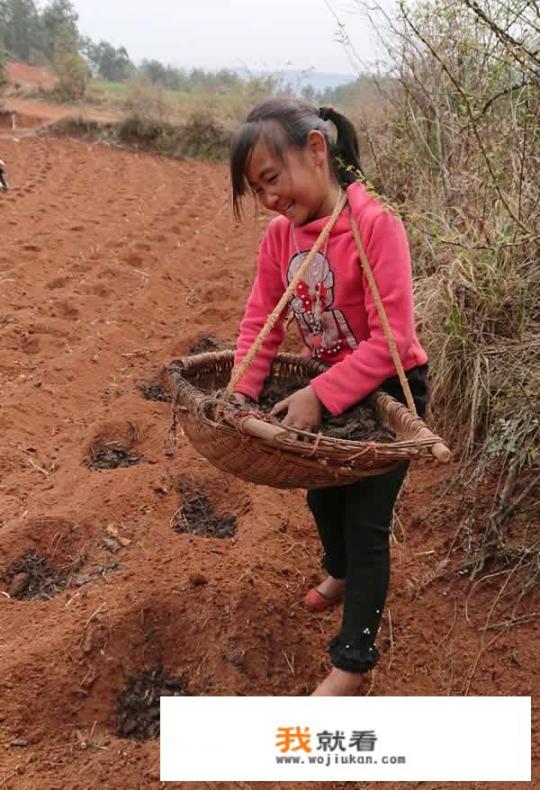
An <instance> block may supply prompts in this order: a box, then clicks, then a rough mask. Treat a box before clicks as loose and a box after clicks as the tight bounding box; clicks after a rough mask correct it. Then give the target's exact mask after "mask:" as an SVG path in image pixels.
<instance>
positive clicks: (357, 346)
mask: <svg viewBox="0 0 540 790" xmlns="http://www.w3.org/2000/svg"><path fill="white" fill-rule="evenodd" d="M329 123H332V124H333V125H334V127H335V130H336V133H337V137H336V141H335V142H334V141H333V138H332V135H331V133H330V126H329ZM359 171H360V162H359V152H358V140H357V136H356V132H355V129H354V127H353V126H352V124H351V123H350V121H349V120H348V119H347V118H346V117H345V116H343V115H342V114H340V113H338V112H336V111H335V110H334V109H333V108H331V107H324V108H321V109H320V110H317V109H315V108H313V107H311V106H309V105H307V104H305V103H303V102H300V101H298V100H295V99H281V98H279V99H272V100H270V101H268V102H265V103H264V104H262V105H260V106H258V107H256V108H255V109H254V110H252V111H251V112H250V114H249V115H248V117H247V119H246V121H245V123H244V124H243V125H242V126H241V128H240V129H239V130H238V132H237V134H236V136H235V139H234V142H233V146H232V152H231V178H232V191H233V205H234V210H235V213H236V216H237V217H239V216H241V208H242V198H243V197H244V196H245V195H246V194H249V193H251V194H254V195H255V196H256V198H257V199H258V201H259V202H260V204H261V205H262V206H263V207H264V208H266V209H268V210H270V211H273V212H276V213H277V214H278V216H277V217H276V218H274V219H273V220H272V221H271V222H270V224H269V226H268V228H267V230H266V233H265V235H264V238H263V240H262V243H261V247H260V252H259V259H258V265H257V275H256V279H255V282H254V284H253V288H252V290H251V294H250V296H249V299H248V302H247V305H246V308H245V313H244V318H243V320H242V323H241V325H240V333H239V338H238V342H237V348H236V355H235V366H238V365H239V364H240V362H241V360H242V359H243V357H244V356H245V355H246V353H247V352H248V350H249V349H250V347H251V346H252V344H253V342H254V341H255V339H256V338H257V336H258V334H259V332H260V330H261V328H262V327H263V325H264V323H265V321H266V318H267V316H268V315H269V314H270V313H271V312H272V310H273V309H274V308H275V306H276V304H277V303H278V301H279V299H280V297H281V296H282V295H283V293H284V291H285V290H286V288H287V286H288V284H289V282H291V280H292V279H293V277H294V274H295V272H296V271H297V270H298V268H299V266H300V265H301V263H302V261H303V260H304V259H305V257H306V256H307V254H308V252H309V250H310V249H311V247H312V246H313V244H314V242H315V241H316V239H317V238H318V236H319V234H320V232H321V230H322V229H323V227H324V226H325V225H326V223H327V221H328V218H329V215H331V214H332V212H333V210H334V208H335V207H336V204H337V202H338V200H340V199H341V197H342V196H343V192H344V191H346V196H347V204H346V205H345V207H344V208H343V210H342V212H341V214H340V216H339V218H338V220H337V222H336V224H335V225H334V227H333V229H332V231H331V233H330V235H329V237H328V239H327V243H326V246H325V247H324V248H323V250H321V251H320V252H319V253H318V254H317V255H316V256H315V259H314V261H313V263H312V265H311V267H310V269H309V270H308V272H307V273H306V274H305V276H304V279H303V280H302V282H300V284H299V285H298V287H297V289H296V291H295V293H294V296H293V298H292V299H291V302H290V308H291V310H292V313H293V315H294V317H295V319H296V321H297V324H298V327H299V330H300V332H301V335H302V338H303V341H304V343H305V345H306V347H307V348H308V349H309V353H310V354H311V356H312V357H313V358H316V359H317V360H319V361H322V362H324V363H327V364H328V366H329V367H328V369H327V370H325V371H324V372H323V373H321V374H320V375H318V376H316V377H315V378H314V379H312V381H311V383H310V384H309V385H308V386H306V387H303V388H302V389H300V390H298V391H297V392H295V393H293V395H291V396H289V397H288V398H285V399H284V400H283V401H281V402H280V403H278V404H277V405H276V406H275V407H274V409H273V414H276V415H278V414H283V415H284V416H283V420H282V422H283V424H284V425H288V426H290V427H296V428H299V429H303V430H313V431H316V430H318V428H319V426H320V424H321V419H322V413H323V408H326V409H327V410H328V411H329V412H330V413H331V414H334V415H336V414H340V413H341V412H343V411H345V410H346V409H348V408H349V407H351V406H352V405H354V404H356V403H357V402H359V401H361V400H363V399H364V398H366V397H367V396H368V395H370V393H372V392H373V391H374V390H375V389H377V388H380V389H383V390H384V391H386V392H389V393H390V394H391V395H394V397H396V398H398V399H399V400H401V401H402V402H405V396H404V393H403V391H402V389H401V385H400V383H399V379H398V377H397V376H396V371H395V368H394V365H393V362H392V358H391V355H390V351H389V348H388V344H387V341H386V338H385V335H384V331H383V328H382V325H381V323H380V320H379V316H378V313H377V309H376V307H375V303H374V301H373V297H372V294H371V292H370V289H369V286H368V283H367V280H366V278H365V276H364V275H363V272H362V269H361V265H360V260H359V256H358V252H357V247H356V244H355V241H354V237H353V234H352V231H351V223H350V214H349V212H352V214H353V215H354V217H355V219H356V222H357V224H358V227H359V230H360V235H361V237H362V240H363V242H364V246H365V249H366V252H367V256H368V259H369V262H370V265H371V269H372V271H373V274H374V276H375V279H376V282H377V285H378V288H379V291H380V295H381V298H382V301H383V304H384V307H385V309H386V313H387V316H388V319H389V322H390V325H391V327H392V331H393V334H394V338H395V341H396V345H397V348H398V352H399V355H400V359H401V361H402V363H403V367H404V370H405V371H406V374H407V379H408V381H409V384H410V387H411V391H412V394H413V397H414V399H415V405H416V408H417V411H418V413H419V414H420V415H421V416H422V415H423V414H424V413H425V408H426V404H427V384H428V376H427V355H426V353H425V351H424V349H423V348H422V346H421V345H420V343H419V341H418V338H417V337H416V332H415V328H414V312H413V296H412V277H411V265H410V256H409V247H408V242H407V237H406V234H405V230H404V228H403V225H402V223H401V221H400V220H399V218H398V217H397V216H396V215H395V214H394V213H392V212H391V211H389V210H388V209H387V208H385V207H384V206H383V205H382V204H381V203H380V202H379V201H378V200H377V199H376V198H374V197H373V196H372V195H370V194H369V193H368V192H367V190H366V188H365V187H364V185H363V184H361V183H360V182H359V181H358V180H357V178H358V173H359ZM283 336H284V316H282V317H281V320H280V321H279V322H278V323H277V324H276V325H275V326H274V328H273V330H272V331H271V332H270V334H269V335H268V337H267V338H266V340H265V341H264V344H263V346H262V347H261V349H260V351H259V352H258V354H257V355H256V357H255V359H254V360H253V362H252V364H251V366H250V368H249V369H248V371H247V372H246V373H245V374H244V376H243V377H242V379H241V380H240V382H239V383H238V384H237V386H236V388H235V395H236V398H237V400H238V401H240V402H243V401H245V400H246V399H247V398H251V399H252V400H255V401H257V400H258V398H259V396H260V393H261V391H262V388H263V384H264V381H265V379H266V377H267V376H268V374H269V371H270V367H271V364H272V360H273V359H274V357H275V355H276V353H277V351H278V349H279V346H280V344H281V341H282V339H283ZM407 468H408V462H405V463H402V464H401V465H400V466H399V467H398V468H396V469H394V470H393V471H391V472H388V473H385V474H383V475H379V476H375V477H370V478H365V479H363V480H360V481H359V482H356V483H353V484H351V485H346V486H338V487H332V488H322V489H313V490H309V491H308V494H307V502H308V506H309V508H310V510H311V512H312V514H313V517H314V519H315V523H316V526H317V529H318V532H319V536H320V539H321V543H322V548H323V565H324V568H325V569H326V571H327V573H328V575H327V576H326V578H325V579H324V580H323V581H322V582H321V584H319V585H318V586H317V587H314V588H313V589H311V590H309V591H308V593H307V595H306V599H305V605H306V607H307V608H308V609H309V610H310V611H311V612H322V611H324V610H326V609H328V608H330V607H333V606H336V605H337V604H339V603H341V602H343V619H342V624H341V629H340V631H339V633H338V634H337V635H336V636H335V637H334V638H333V639H332V640H331V642H330V645H329V652H330V659H331V662H332V664H333V669H332V671H331V672H330V674H329V675H328V676H327V677H326V678H325V679H323V680H322V682H321V683H320V684H319V686H318V687H317V689H316V690H315V691H314V694H315V695H350V694H356V693H358V691H359V690H360V688H361V685H362V675H363V673H365V672H367V671H368V670H370V669H371V668H372V667H374V666H375V664H376V663H377V661H378V659H379V652H378V650H377V648H376V646H375V638H376V636H377V632H378V630H379V625H380V620H381V616H382V612H383V609H384V604H385V600H386V595H387V591H388V584H389V576H390V572H389V571H390V561H389V535H390V528H391V522H392V513H393V508H394V504H395V501H396V498H397V496H398V493H399V490H400V488H401V485H402V483H403V480H404V478H405V475H406V473H407Z"/></svg>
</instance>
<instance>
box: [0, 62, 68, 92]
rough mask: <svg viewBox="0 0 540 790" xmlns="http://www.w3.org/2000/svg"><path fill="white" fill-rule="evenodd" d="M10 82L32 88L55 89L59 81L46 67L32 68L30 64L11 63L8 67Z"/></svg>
mask: <svg viewBox="0 0 540 790" xmlns="http://www.w3.org/2000/svg"><path fill="white" fill-rule="evenodd" d="M6 72H7V78H8V81H9V82H10V83H12V84H14V85H23V86H24V87H30V88H47V89H49V88H54V86H55V85H56V82H57V79H56V77H55V75H54V73H53V71H52V70H51V69H50V68H47V67H46V66H30V65H29V64H28V63H22V62H20V61H11V62H10V63H8V64H7V66H6Z"/></svg>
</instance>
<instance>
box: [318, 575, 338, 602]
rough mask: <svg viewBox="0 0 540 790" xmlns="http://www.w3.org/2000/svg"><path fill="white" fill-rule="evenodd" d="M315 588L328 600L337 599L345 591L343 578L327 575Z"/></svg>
mask: <svg viewBox="0 0 540 790" xmlns="http://www.w3.org/2000/svg"><path fill="white" fill-rule="evenodd" d="M316 589H317V590H318V591H319V592H320V593H321V595H324V597H325V598H328V600H329V601H339V600H340V599H341V598H342V597H343V593H344V591H345V579H335V578H334V577H333V576H327V577H326V579H325V580H324V581H322V582H321V583H320V584H319V585H317V587H316Z"/></svg>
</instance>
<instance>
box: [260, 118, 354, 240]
mask: <svg viewBox="0 0 540 790" xmlns="http://www.w3.org/2000/svg"><path fill="white" fill-rule="evenodd" d="M246 176H247V180H248V183H249V185H250V186H251V188H252V189H253V191H254V192H255V194H256V195H257V198H258V200H259V202H260V203H261V205H262V206H264V208H266V209H268V210H269V211H276V212H277V213H278V214H283V216H285V217H287V219H289V220H290V221H291V222H292V223H293V224H294V225H304V224H305V223H306V222H310V221H311V220H313V219H318V218H320V217H325V216H327V215H328V214H331V212H332V209H333V208H334V205H335V202H336V199H337V196H338V193H339V187H338V185H337V184H336V182H335V181H334V179H333V178H332V177H331V174H330V169H329V166H328V154H327V147H326V140H325V139H324V135H323V134H321V132H317V131H313V132H311V133H310V135H309V138H308V142H307V145H306V147H305V148H304V149H302V150H297V149H296V148H288V149H287V150H286V151H285V153H284V156H283V161H282V160H281V159H280V158H279V157H277V156H275V155H274V154H273V153H272V152H271V151H270V149H269V148H268V146H267V145H266V143H264V142H263V141H262V140H260V141H259V142H257V143H256V144H255V146H254V148H253V151H252V154H251V157H250V158H249V162H248V168H247V173H246Z"/></svg>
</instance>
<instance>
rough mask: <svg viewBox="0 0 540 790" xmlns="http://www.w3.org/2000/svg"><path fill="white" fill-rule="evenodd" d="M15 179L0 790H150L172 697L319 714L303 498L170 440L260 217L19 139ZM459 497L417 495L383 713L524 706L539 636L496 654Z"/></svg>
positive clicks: (310, 535)
mask: <svg viewBox="0 0 540 790" xmlns="http://www.w3.org/2000/svg"><path fill="white" fill-rule="evenodd" d="M0 157H1V158H2V159H4V160H6V162H7V163H8V165H9V177H10V181H11V184H12V187H13V189H12V191H11V192H10V193H8V194H6V195H4V194H1V193H0V222H1V229H2V233H1V248H0V285H1V287H0V294H1V308H0V309H1V312H0V385H1V412H0V430H1V436H2V443H1V446H0V473H1V482H0V492H1V501H2V508H1V511H0V700H1V704H0V787H1V788H6V790H7V789H8V788H9V789H10V788H28V789H29V790H30V789H32V790H33V789H34V788H37V787H39V788H40V789H41V788H43V789H44V790H46V789H49V790H53V788H58V790H64V788H94V787H96V788H97V787H101V788H147V787H149V788H152V787H157V786H158V785H159V745H158V741H157V740H156V735H157V730H158V728H157V725H156V716H157V714H156V710H157V707H156V706H157V705H158V703H159V695H160V694H164V693H167V694H177V695H182V694H195V695H197V694H216V695H225V694H226V695H234V694H241V695H292V694H308V693H310V692H311V691H312V690H313V688H314V686H315V685H316V683H317V681H318V680H319V679H321V678H322V677H323V675H324V673H325V672H326V671H327V670H328V666H329V665H328V660H327V657H326V649H325V647H326V643H327V641H328V640H329V639H330V637H331V636H332V635H333V634H334V633H335V631H336V629H337V627H338V623H339V617H340V614H339V612H333V613H328V614H325V615H322V616H321V615H319V616H315V615H311V614H309V613H308V612H306V611H305V610H304V609H303V607H302V599H303V595H304V592H305V590H306V589H307V587H308V586H309V585H311V584H312V583H314V582H317V581H318V580H319V578H320V564H319V550H318V543H317V539H316V537H315V530H314V526H313V525H312V523H311V518H310V516H309V513H308V511H307V508H306V507H305V505H304V495H303V493H302V492H300V491H294V492H287V491H278V490H274V489H269V488H264V487H255V486H251V485H248V484H245V483H243V482H242V481H240V480H237V479H235V478H230V477H227V476H224V475H222V474H220V473H219V472H218V471H217V470H216V469H214V468H213V467H212V466H210V465H209V464H208V463H207V462H206V461H204V459H201V458H200V457H198V456H197V455H196V454H195V452H194V451H193V450H192V449H191V447H190V446H189V444H188V443H187V442H186V441H185V439H183V438H182V437H179V439H178V442H177V443H176V444H175V443H174V442H173V441H172V439H171V437H170V435H169V427H170V423H171V415H170V403H169V402H168V401H169V393H168V390H167V382H166V379H165V378H164V376H163V368H164V366H165V365H166V364H168V362H169V361H170V360H171V359H173V358H174V357H177V356H179V355H181V354H184V353H186V352H188V351H189V350H190V349H193V348H194V347H197V346H199V347H200V344H201V343H202V344H203V347H204V346H205V345H207V344H208V343H210V345H212V344H214V343H215V344H217V346H218V347H230V346H232V345H233V343H234V338H235V336H236V332H237V328H238V323H239V320H240V317H241V314H242V307H243V303H244V301H245V298H246V296H247V293H248V291H249V287H250V283H251V280H252V277H253V274H254V269H255V259H256V254H257V247H258V242H259V239H260V236H261V233H262V230H263V228H264V225H265V223H266V222H267V218H266V217H255V216H248V218H247V219H246V221H245V222H244V223H243V224H242V225H241V226H238V225H236V224H235V223H234V222H233V220H232V217H231V212H230V208H229V196H228V183H227V172H226V168H225V167H222V166H215V165H212V166H211V165H206V164H201V163H191V162H176V161H170V160H167V159H164V158H160V157H152V156H150V155H143V154H137V153H132V152H128V151H120V150H115V149H111V148H108V147H106V146H97V145H88V144H86V143H80V142H75V141H54V140H46V139H41V138H38V137H33V136H28V137H25V138H23V139H20V140H19V141H16V140H14V139H13V138H12V137H11V136H10V135H9V134H8V133H4V134H3V135H2V136H1V137H0ZM208 336H210V339H209V338H208ZM450 473H451V470H450ZM448 475H449V471H448V470H441V469H438V468H435V467H434V466H431V465H428V466H425V467H424V468H419V469H417V470H416V471H415V472H414V473H413V474H412V475H411V477H410V479H409V481H408V483H407V490H406V492H405V495H404V497H403V498H402V500H401V508H400V517H399V519H398V521H397V522H396V537H395V539H394V541H393V578H392V585H391V594H390V597H389V601H388V609H387V612H386V616H385V619H384V622H383V627H382V630H381V633H380V635H379V647H380V649H381V652H382V654H383V656H382V659H381V662H380V664H379V666H378V667H377V669H376V670H375V672H374V673H373V676H372V677H371V679H370V688H369V693H370V694H373V695H414V694H418V695H446V694H462V693H469V694H482V695H484V694H530V693H532V691H533V689H535V688H537V687H538V672H539V668H538V661H537V652H536V651H537V645H535V638H536V639H537V634H538V627H537V625H536V624H535V623H534V622H533V623H527V624H526V625H523V626H518V627H514V628H512V629H511V630H509V631H506V630H505V629H494V630H487V631H486V630H482V626H483V625H484V623H485V622H486V619H487V618H488V617H489V616H491V615H490V607H491V606H492V603H493V601H494V599H495V596H496V592H497V590H498V589H499V588H498V586H494V581H493V580H489V579H488V580H487V581H486V582H484V583H482V584H479V585H478V584H477V585H476V587H475V588H474V590H473V591H472V594H471V595H470V597H469V600H468V601H467V596H468V595H469V594H470V593H471V589H470V585H469V582H468V580H467V578H466V576H463V575H461V574H459V573H457V572H456V568H455V562H454V557H453V553H452V545H453V540H454V538H455V533H456V528H457V524H456V520H455V511H456V506H457V504H459V503H456V502H455V501H451V500H449V499H447V498H445V496H444V492H445V490H446V485H447V478H448ZM466 604H467V606H466ZM495 620H497V617H495ZM535 657H536V659H535ZM501 727H504V723H501ZM210 785H211V786H213V787H225V786H230V784H229V785H226V783H221V784H215V783H214V784H212V783H210ZM179 786H186V787H188V786H189V787H193V788H195V787H197V785H196V784H195V783H192V784H189V785H188V784H187V783H184V784H182V785H179ZM238 786H239V787H240V786H241V787H243V788H246V787H250V785H248V784H246V783H238ZM285 786H288V785H285ZM316 786H317V785H315V784H313V787H316ZM320 786H321V788H322V787H328V786H329V785H328V784H324V785H323V784H321V785H320ZM344 786H345V785H339V784H335V785H333V787H335V788H338V787H344ZM364 786H368V785H364ZM374 786H375V785H374ZM383 786H384V785H383ZM387 786H388V785H387ZM424 786H425V787H429V788H432V790H435V788H436V787H437V788H439V787H442V785H441V784H431V783H430V784H428V783H424ZM457 786H458V787H463V788H464V787H468V788H473V787H475V788H481V787H487V785H482V784H481V783H476V784H475V783H469V784H463V785H457ZM507 786H508V787H511V785H510V784H509V785H507ZM200 787H203V785H202V784H201V785H200ZM261 787H262V788H269V787H271V785H270V783H262V784H261ZM516 787H517V784H516Z"/></svg>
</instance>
